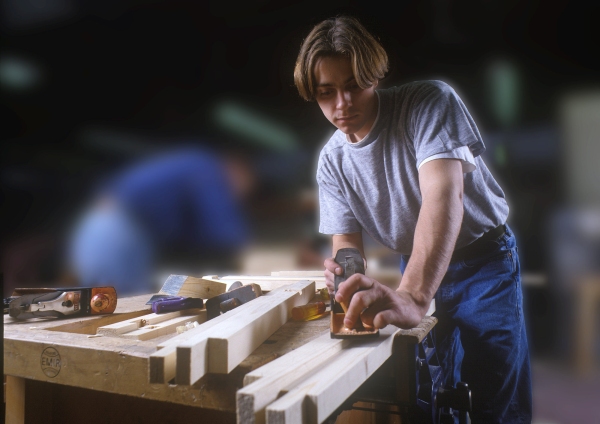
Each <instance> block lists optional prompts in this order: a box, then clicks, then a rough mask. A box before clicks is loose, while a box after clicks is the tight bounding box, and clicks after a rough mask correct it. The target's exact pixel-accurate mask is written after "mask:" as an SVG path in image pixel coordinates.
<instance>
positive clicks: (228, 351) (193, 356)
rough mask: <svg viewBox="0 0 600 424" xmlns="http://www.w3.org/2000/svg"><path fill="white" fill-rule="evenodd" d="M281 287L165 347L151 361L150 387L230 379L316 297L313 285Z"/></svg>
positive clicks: (208, 322)
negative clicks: (213, 376) (219, 376)
mask: <svg viewBox="0 0 600 424" xmlns="http://www.w3.org/2000/svg"><path fill="white" fill-rule="evenodd" d="M296 281H297V282H295V283H291V284H289V283H288V284H287V285H282V286H279V287H277V288H275V289H274V290H272V291H269V292H268V293H267V294H266V295H264V296H260V297H258V298H256V299H254V300H252V301H250V302H248V303H245V304H243V305H241V306H239V307H237V308H235V309H233V310H231V311H229V312H227V313H225V314H222V315H220V316H218V317H216V318H213V319H211V320H210V321H206V322H204V323H203V324H200V325H198V326H197V327H195V328H193V329H191V330H189V331H186V332H184V333H182V334H179V335H177V336H175V337H173V338H171V339H169V340H167V341H165V342H163V343H159V344H158V345H157V348H158V349H159V350H158V351H157V352H155V353H154V354H152V355H150V361H149V379H150V383H168V382H171V381H172V380H173V379H175V383H176V384H184V385H191V384H194V383H195V382H196V381H198V380H199V379H200V378H202V376H204V375H205V374H206V373H208V372H211V373H229V372H231V370H233V368H235V367H236V366H237V365H238V364H239V363H240V362H241V361H242V360H244V359H245V358H246V357H247V356H248V355H250V353H252V351H254V349H256V348H257V347H258V346H259V345H260V344H262V343H263V342H264V341H265V340H266V339H267V338H268V337H269V336H270V335H271V334H273V333H274V332H275V331H276V330H277V329H278V328H279V327H281V326H282V325H283V324H285V323H286V322H287V321H288V319H289V318H290V316H291V310H292V308H293V307H294V306H299V305H303V304H306V303H308V302H309V301H310V300H311V299H312V297H313V296H314V295H315V291H316V289H315V282H314V281H309V280H302V281H298V279H297V278H296Z"/></svg>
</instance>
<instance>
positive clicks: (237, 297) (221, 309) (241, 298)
mask: <svg viewBox="0 0 600 424" xmlns="http://www.w3.org/2000/svg"><path fill="white" fill-rule="evenodd" d="M259 296H262V290H261V288H260V286H259V285H258V284H248V285H243V284H242V283H241V282H240V281H236V282H234V283H233V284H231V286H230V287H229V290H227V291H226V292H225V293H221V294H220V295H218V296H215V297H211V298H210V299H208V300H207V301H206V319H207V320H211V319H213V318H216V317H218V316H219V315H221V314H224V313H225V312H227V311H230V310H232V309H234V308H237V307H238V306H240V305H243V304H244V303H247V302H250V301H251V300H253V299H256V298H257V297H259Z"/></svg>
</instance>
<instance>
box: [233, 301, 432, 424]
mask: <svg viewBox="0 0 600 424" xmlns="http://www.w3.org/2000/svg"><path fill="white" fill-rule="evenodd" d="M434 311H435V305H434V303H432V305H431V307H430V309H429V312H428V315H431V314H432V313H433V312H434ZM436 322H437V320H436V319H435V318H434V317H431V316H426V317H425V318H424V319H423V321H422V322H421V323H420V324H419V326H417V327H415V328H413V329H409V330H402V329H396V328H395V327H393V326H388V328H385V329H383V330H381V331H382V335H383V338H382V337H380V338H379V339H375V340H372V341H369V340H366V341H356V340H351V339H332V338H331V337H330V335H329V331H326V332H324V333H323V334H322V335H321V336H320V337H318V338H315V339H313V341H311V342H309V343H307V344H305V345H303V346H301V347H299V348H297V349H295V350H294V351H292V352H290V353H287V354H286V355H284V356H282V357H280V358H277V359H275V360H273V361H271V362H269V363H268V364H266V365H264V366H262V367H260V368H258V369H256V370H254V371H251V372H249V373H248V374H246V376H245V377H244V387H243V388H241V389H240V390H238V392H237V394H236V402H237V406H236V409H237V419H238V422H243V423H262V422H265V421H266V412H267V411H268V410H270V411H271V413H270V414H271V417H272V418H271V420H272V421H273V420H274V422H317V421H318V422H320V421H319V420H320V419H321V418H322V419H325V418H326V416H325V415H327V416H328V415H329V414H331V413H332V412H333V411H334V410H335V409H336V408H337V407H338V406H339V405H341V403H342V402H343V401H344V400H345V399H346V398H347V397H348V396H349V395H350V394H351V393H352V392H353V391H354V390H356V388H358V386H360V384H362V383H364V381H365V380H366V379H367V378H368V376H369V375H371V374H372V373H373V372H374V371H375V370H376V369H377V368H378V367H379V366H380V365H381V364H382V363H383V362H382V361H385V360H386V359H387V358H388V357H389V356H390V355H391V345H388V344H387V343H389V341H388V340H387V339H386V337H388V336H386V334H388V335H389V334H392V333H393V335H395V336H401V338H402V341H403V343H412V344H416V343H419V342H421V341H422V340H423V339H424V338H425V337H426V335H427V334H428V332H429V331H430V330H431V328H433V326H434V325H435V323H436ZM390 332H391V333H390ZM373 344H374V345H377V346H376V348H374V346H373ZM365 347H367V348H368V349H367V350H365V349H364V348H365ZM381 349H383V353H382V352H381ZM349 352H350V353H349ZM361 355H362V356H361ZM381 355H383V356H381ZM360 358H362V359H360ZM357 359H360V360H359V362H358V363H355V362H354V361H355V360H357ZM331 362H335V364H336V365H331ZM378 364H379V365H378ZM338 367H341V368H338ZM353 367H354V368H356V367H358V368H359V371H357V372H354V371H352V370H353V369H354V368H353ZM365 369H367V370H368V372H366V373H364V372H363V371H364V370H365ZM347 373H351V375H347ZM317 374H318V375H319V376H322V378H325V379H326V380H332V381H334V380H335V379H336V378H347V379H349V380H350V381H342V383H340V384H341V385H342V386H343V387H342V388H340V389H335V388H334V389H332V390H333V391H335V396H336V397H334V399H338V401H339V403H338V404H337V405H335V404H336V403H337V402H338V401H332V403H328V402H329V400H328V401H324V400H323V399H322V398H320V397H319V396H321V397H323V396H325V397H327V396H328V395H327V393H326V391H325V389H323V384H324V382H322V381H320V380H319V379H320V378H321V377H315V375H317ZM334 374H339V376H337V375H336V376H335V378H334V376H333V375H334ZM343 376H346V377H343ZM357 384H358V386H357ZM293 387H296V388H297V389H298V390H299V391H298V390H295V389H294V390H293V391H294V393H295V394H293V395H290V396H288V395H285V396H284V397H286V399H285V400H281V401H280V402H279V403H274V402H276V401H277V399H279V398H280V397H281V396H282V395H283V394H284V393H286V392H288V391H290V388H293ZM302 388H304V391H302V390H301V389H302ZM319 390H321V391H319ZM319 393H322V394H319ZM338 394H340V395H341V397H337V396H338ZM311 396H312V398H311ZM344 396H345V397H344ZM309 404H310V405H315V406H314V407H307V406H306V405H309ZM302 405H304V406H302ZM319 405H320V406H319ZM305 408H308V409H305ZM310 408H312V409H310ZM332 408H333V409H332ZM291 417H295V418H293V419H292V418H291ZM290 420H291V421H290ZM303 420H304V421H303Z"/></svg>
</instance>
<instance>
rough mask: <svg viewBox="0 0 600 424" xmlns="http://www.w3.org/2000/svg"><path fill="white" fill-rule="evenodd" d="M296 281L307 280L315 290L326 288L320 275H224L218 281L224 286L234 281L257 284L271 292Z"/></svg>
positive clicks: (323, 277) (323, 278)
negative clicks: (313, 285)
mask: <svg viewBox="0 0 600 424" xmlns="http://www.w3.org/2000/svg"><path fill="white" fill-rule="evenodd" d="M298 280H309V281H314V283H315V288H316V289H317V290H319V289H322V288H324V287H326V285H325V276H323V273H321V276H310V277H304V276H297V277H296V276H285V277H279V276H255V275H226V276H223V277H220V278H219V280H218V281H221V282H224V283H226V284H231V283H233V282H234V281H240V282H241V283H242V284H244V285H245V284H258V285H259V286H260V288H261V289H262V290H263V291H272V290H275V289H277V288H279V287H283V286H286V285H288V284H290V283H294V282H296V281H298Z"/></svg>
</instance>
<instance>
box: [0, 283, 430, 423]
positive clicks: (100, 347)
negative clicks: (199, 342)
mask: <svg viewBox="0 0 600 424" xmlns="http://www.w3.org/2000/svg"><path fill="white" fill-rule="evenodd" d="M149 297H150V295H143V296H136V297H130V298H124V299H120V300H119V304H118V307H117V310H116V311H115V313H114V314H111V315H106V316H96V317H84V318H67V319H60V320H43V319H34V320H27V321H18V320H14V319H13V318H11V317H9V316H8V315H5V317H4V373H5V375H6V384H5V402H6V422H7V423H23V422H26V423H36V422H45V423H47V422H61V423H71V422H72V423H81V422H86V423H87V424H95V423H130V422H159V423H171V422H173V423H175V422H186V421H189V420H194V421H201V422H207V423H235V420H236V417H235V408H236V403H235V399H236V396H235V394H236V391H237V390H238V389H240V388H241V387H242V386H243V378H244V376H245V375H246V374H247V373H248V372H250V371H251V370H254V369H256V368H258V367H260V366H261V365H263V364H265V363H267V362H270V361H272V360H273V359H275V358H277V357H279V356H281V355H284V354H285V353H287V352H290V351H292V350H294V349H296V348H297V347H299V346H301V345H303V344H304V343H307V342H308V341H310V340H312V339H314V338H316V337H317V336H319V335H320V334H322V333H323V332H324V331H326V330H327V329H328V328H329V317H328V315H326V316H325V317H323V318H320V319H317V320H313V321H308V322H295V321H289V322H288V323H286V324H285V325H284V326H283V327H281V328H280V329H279V330H278V331H276V332H275V333H274V334H273V335H272V336H271V337H270V338H269V339H268V340H267V341H266V342H265V343H263V344H262V345H261V346H260V347H259V348H257V349H256V350H255V351H254V352H253V353H252V355H250V356H249V357H248V358H247V359H246V360H244V361H243V362H242V363H241V364H240V365H239V366H238V367H236V368H235V369H234V370H233V371H232V372H231V373H230V374H226V375H217V374H208V375H206V376H205V377H203V378H202V379H200V380H199V381H198V382H197V383H196V384H194V385H193V386H178V385H174V384H150V383H149V382H148V358H149V356H150V355H151V354H152V353H154V352H156V346H157V344H158V343H161V342H163V341H164V340H166V339H169V338H171V337H173V336H174V334H170V335H165V336H161V337H158V338H155V339H151V340H147V341H138V340H130V339H124V338H116V337H97V336H96V330H97V329H98V327H101V326H105V325H108V324H112V323H115V322H120V321H123V320H126V319H131V318H135V317H138V316H141V315H145V314H148V313H149V312H150V307H149V306H148V305H145V303H146V301H147V300H148V299H149ZM434 325H435V318H431V317H426V318H425V327H424V328H426V329H429V328H431V327H433V326H434ZM417 333H419V332H417ZM420 333H424V334H426V333H427V330H426V331H422V330H421V331H420ZM420 333H419V334H417V339H418V338H422V337H423V334H420ZM406 336H407V340H408V339H411V338H412V339H414V338H415V332H414V331H412V332H411V331H410V330H409V331H407V332H406Z"/></svg>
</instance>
